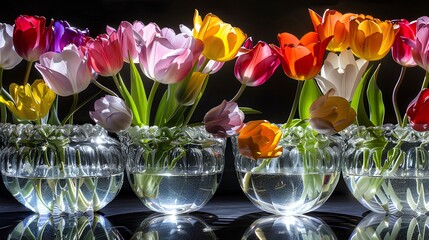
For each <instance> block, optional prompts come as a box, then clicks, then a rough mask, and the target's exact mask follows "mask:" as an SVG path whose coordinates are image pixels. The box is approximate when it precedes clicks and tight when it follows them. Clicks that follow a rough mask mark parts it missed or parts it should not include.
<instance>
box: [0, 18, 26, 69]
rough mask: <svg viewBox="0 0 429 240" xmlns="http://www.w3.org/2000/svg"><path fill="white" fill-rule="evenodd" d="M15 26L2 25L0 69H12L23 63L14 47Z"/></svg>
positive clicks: (0, 32)
mask: <svg viewBox="0 0 429 240" xmlns="http://www.w3.org/2000/svg"><path fill="white" fill-rule="evenodd" d="M12 35H13V26H12V25H10V24H7V23H0V68H2V69H12V68H14V67H15V66H16V65H18V63H20V62H21V61H22V58H21V57H20V56H19V55H18V54H17V53H16V51H15V47H14V46H13V40H12Z"/></svg>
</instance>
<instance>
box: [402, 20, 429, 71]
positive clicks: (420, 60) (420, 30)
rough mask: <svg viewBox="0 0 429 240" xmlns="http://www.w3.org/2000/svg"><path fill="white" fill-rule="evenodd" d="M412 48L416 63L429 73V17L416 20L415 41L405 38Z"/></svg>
mask: <svg viewBox="0 0 429 240" xmlns="http://www.w3.org/2000/svg"><path fill="white" fill-rule="evenodd" d="M403 39H404V41H405V43H406V44H407V45H408V46H410V47H411V48H412V49H413V50H412V55H413V59H414V61H415V62H416V63H417V65H418V66H420V67H421V68H423V69H425V70H426V72H429V17H427V16H423V17H420V18H418V19H417V20H416V36H415V39H414V40H413V39H411V38H407V37H404V38H403Z"/></svg>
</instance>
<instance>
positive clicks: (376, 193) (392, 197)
mask: <svg viewBox="0 0 429 240" xmlns="http://www.w3.org/2000/svg"><path fill="white" fill-rule="evenodd" d="M344 180H345V182H346V184H347V186H348V188H349V189H350V190H351V192H352V193H353V195H354V196H355V197H356V199H357V200H358V201H359V202H361V203H362V204H363V205H364V206H365V207H367V208H368V209H369V210H371V211H374V212H378V213H385V212H387V213H391V214H396V213H398V214H413V215H416V214H417V215H420V214H424V213H426V212H428V211H429V176H424V177H414V176H409V177H407V176H396V177H395V176H362V175H350V174H345V175H344Z"/></svg>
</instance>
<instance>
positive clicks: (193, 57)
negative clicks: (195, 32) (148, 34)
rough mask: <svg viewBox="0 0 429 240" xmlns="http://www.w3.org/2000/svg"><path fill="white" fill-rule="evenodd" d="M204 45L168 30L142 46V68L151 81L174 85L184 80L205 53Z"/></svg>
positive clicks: (163, 30)
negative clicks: (203, 52)
mask: <svg viewBox="0 0 429 240" xmlns="http://www.w3.org/2000/svg"><path fill="white" fill-rule="evenodd" d="M203 48H204V46H203V43H202V42H201V41H200V40H196V39H194V38H193V37H190V36H188V35H186V34H183V33H180V34H177V35H176V33H175V32H174V31H173V30H172V29H168V28H164V29H162V30H161V32H160V33H159V35H158V34H157V35H156V36H154V38H153V40H152V41H151V42H146V45H142V46H141V52H140V67H141V69H142V71H143V73H144V74H145V75H146V76H147V77H148V78H150V79H152V80H154V81H157V82H160V83H163V84H173V83H177V82H180V81H181V80H183V79H184V78H185V77H186V76H187V75H188V73H189V72H190V70H191V69H192V67H193V65H194V64H195V62H196V61H198V58H199V56H200V55H201V53H202V51H203Z"/></svg>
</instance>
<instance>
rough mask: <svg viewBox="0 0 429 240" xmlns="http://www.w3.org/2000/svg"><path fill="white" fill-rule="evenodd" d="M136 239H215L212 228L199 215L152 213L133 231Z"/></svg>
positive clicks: (134, 239)
mask: <svg viewBox="0 0 429 240" xmlns="http://www.w3.org/2000/svg"><path fill="white" fill-rule="evenodd" d="M131 239H133V240H137V239H150V240H161V239H205V240H209V239H217V237H216V235H215V234H214V232H213V230H212V229H211V227H210V226H209V225H207V223H205V222H204V220H202V219H201V218H199V217H196V216H192V215H163V214H153V215H150V216H149V217H147V218H146V219H144V220H143V221H142V223H141V224H140V226H139V227H138V228H137V230H136V232H135V233H134V235H133V237H132V238H131Z"/></svg>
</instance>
